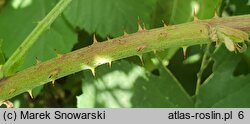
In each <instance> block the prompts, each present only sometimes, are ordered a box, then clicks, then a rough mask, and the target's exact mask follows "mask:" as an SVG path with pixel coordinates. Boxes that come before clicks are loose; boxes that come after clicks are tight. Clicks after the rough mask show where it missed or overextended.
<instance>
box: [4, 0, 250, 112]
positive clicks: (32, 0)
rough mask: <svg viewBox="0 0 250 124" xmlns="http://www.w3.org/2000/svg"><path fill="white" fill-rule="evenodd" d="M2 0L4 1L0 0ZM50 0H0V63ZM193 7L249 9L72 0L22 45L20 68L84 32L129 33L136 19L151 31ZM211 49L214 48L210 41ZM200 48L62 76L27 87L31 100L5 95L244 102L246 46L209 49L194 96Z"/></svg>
mask: <svg viewBox="0 0 250 124" xmlns="http://www.w3.org/2000/svg"><path fill="white" fill-rule="evenodd" d="M0 1H4V0H0ZM57 2H58V0H5V4H3V5H1V4H0V40H2V42H1V45H0V46H1V52H0V53H1V56H0V60H1V63H4V60H6V59H8V58H9V57H10V55H11V54H12V53H13V52H14V51H15V49H16V48H17V47H18V46H19V45H20V44H21V42H22V41H23V40H24V38H25V37H26V36H27V35H28V34H29V33H30V32H31V31H32V29H33V28H34V27H35V25H36V24H37V22H38V21H39V20H41V19H42V18H43V17H44V16H45V15H46V14H47V13H48V12H49V11H50V10H51V9H52V7H53V6H54V5H55V4H56V3H57ZM0 3H1V2H0ZM195 5H199V11H198V13H197V15H198V17H199V18H200V19H209V18H212V17H213V16H214V13H215V11H216V12H218V13H219V15H220V16H233V15H242V14H249V13H250V1H248V0H73V2H72V4H71V5H70V6H69V7H68V8H67V9H66V11H65V12H64V13H63V14H62V15H61V16H60V17H59V18H57V20H56V21H55V22H54V23H53V25H52V26H51V28H50V29H48V30H47V31H46V32H45V33H44V34H43V35H42V37H40V38H39V41H37V42H36V44H35V45H34V46H33V47H32V48H31V49H30V51H29V53H28V55H27V57H26V58H25V61H24V64H23V65H22V67H21V68H20V69H19V70H23V69H25V68H28V67H30V66H32V65H34V64H35V60H36V58H38V59H40V60H42V61H46V60H48V59H51V58H53V57H55V56H56V55H55V52H54V49H56V50H58V51H60V52H61V53H68V52H70V51H73V50H76V49H79V48H82V47H86V46H88V45H90V44H91V43H92V35H93V34H94V33H95V34H97V39H98V40H99V41H103V40H105V39H106V36H109V37H118V36H121V35H122V34H123V32H124V30H125V31H126V32H128V33H134V32H136V31H137V20H138V17H139V18H140V21H141V22H142V26H143V24H144V25H145V27H146V28H148V29H152V28H157V27H162V26H163V24H162V20H164V22H165V23H167V24H171V25H173V24H180V23H185V22H189V21H192V20H193V8H194V6H195ZM213 47H214V46H213ZM204 51H205V46H201V47H200V46H192V47H190V48H188V52H187V59H185V60H184V59H183V54H182V50H181V49H179V48H172V49H166V50H161V51H158V52H157V54H153V53H148V54H145V55H143V57H144V63H145V65H144V66H142V65H141V63H140V60H139V59H138V58H137V57H131V58H126V59H123V60H120V61H115V62H113V65H112V68H109V67H108V66H107V65H102V66H100V67H97V72H96V73H97V76H96V77H95V78H94V77H93V76H92V74H91V72H90V71H83V72H79V73H76V74H73V75H69V76H67V77H64V78H62V79H59V80H57V81H56V85H55V86H54V87H53V86H52V85H50V84H49V85H45V86H41V87H37V88H36V89H34V90H33V94H34V97H35V99H31V98H30V97H29V96H28V94H22V95H19V96H17V97H15V98H13V99H12V101H14V105H15V107H79V108H85V107H111V108H113V107H250V95H249V90H250V83H249V82H250V75H249V71H250V49H248V50H247V52H245V53H243V54H235V53H230V52H228V50H226V49H225V48H224V46H221V47H220V48H219V49H218V50H217V51H216V52H215V53H211V59H212V60H213V62H212V63H211V64H209V66H208V67H207V68H206V69H205V71H204V74H203V77H202V82H203V83H202V86H201V88H200V93H199V94H198V95H197V96H195V95H194V93H195V89H196V81H197V76H196V74H197V73H198V71H199V69H200V64H201V58H202V56H203V54H204Z"/></svg>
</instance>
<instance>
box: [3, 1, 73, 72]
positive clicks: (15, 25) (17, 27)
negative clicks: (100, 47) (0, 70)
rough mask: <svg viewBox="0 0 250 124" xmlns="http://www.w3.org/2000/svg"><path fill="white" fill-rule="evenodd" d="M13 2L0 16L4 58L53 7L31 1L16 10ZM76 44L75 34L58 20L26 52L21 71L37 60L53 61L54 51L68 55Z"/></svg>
mask: <svg viewBox="0 0 250 124" xmlns="http://www.w3.org/2000/svg"><path fill="white" fill-rule="evenodd" d="M13 2H14V1H10V2H8V4H7V5H6V6H5V7H4V8H3V10H2V11H1V13H0V18H1V19H0V27H1V28H0V39H3V41H4V42H3V52H4V54H5V56H6V57H7V58H8V57H10V56H11V54H12V53H13V52H14V51H15V49H16V48H17V47H18V46H19V45H20V44H21V42H22V41H23V40H24V39H25V37H27V36H28V34H29V33H30V32H31V31H32V30H33V28H34V27H35V25H36V24H37V22H39V21H40V20H41V19H42V18H43V17H45V15H46V14H47V13H48V12H49V11H50V10H51V9H52V7H53V6H54V5H55V4H56V1H51V0H33V1H32V2H31V3H29V4H26V5H25V6H24V5H23V4H20V5H19V6H17V5H15V4H14V3H13ZM17 20H18V21H17ZM76 40H77V39H76V34H74V32H72V31H71V30H70V28H69V27H68V26H67V25H66V24H65V21H64V20H63V19H62V18H61V17H60V18H58V19H57V20H56V21H55V23H53V24H52V26H51V28H50V29H49V30H48V31H47V32H45V33H44V34H43V35H42V36H41V37H40V38H39V40H38V41H37V42H36V43H35V44H34V46H32V48H31V49H30V50H29V52H28V55H27V56H25V59H24V60H23V61H24V63H23V65H22V68H21V69H24V68H27V67H29V66H31V65H33V64H35V59H36V57H37V58H38V59H40V60H43V61H44V60H48V59H50V58H53V57H55V56H56V55H55V52H54V49H57V50H58V51H60V52H62V53H66V52H69V51H71V49H72V47H73V45H74V44H75V43H76ZM21 69H19V70H21Z"/></svg>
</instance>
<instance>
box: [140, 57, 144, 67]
mask: <svg viewBox="0 0 250 124" xmlns="http://www.w3.org/2000/svg"><path fill="white" fill-rule="evenodd" d="M139 58H140V60H141V64H142V65H143V66H144V60H143V57H142V55H139Z"/></svg>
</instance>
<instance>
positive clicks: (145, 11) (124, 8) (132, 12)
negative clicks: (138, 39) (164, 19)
mask: <svg viewBox="0 0 250 124" xmlns="http://www.w3.org/2000/svg"><path fill="white" fill-rule="evenodd" d="M155 1H156V0H74V1H73V3H72V5H71V6H70V7H69V8H68V10H66V12H65V17H66V18H67V19H68V21H69V22H70V23H71V24H72V25H73V26H74V27H79V28H81V29H82V28H84V29H85V30H86V31H87V32H88V33H90V34H92V33H97V34H98V35H100V36H101V37H102V38H106V37H107V36H108V35H109V36H112V37H117V36H120V35H122V34H123V31H124V30H126V31H127V32H129V33H132V32H135V31H137V21H138V17H139V18H140V20H141V22H143V23H145V24H148V23H149V21H150V13H151V11H152V10H153V7H154V6H155Z"/></svg>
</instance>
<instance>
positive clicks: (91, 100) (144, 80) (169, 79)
mask: <svg viewBox="0 0 250 124" xmlns="http://www.w3.org/2000/svg"><path fill="white" fill-rule="evenodd" d="M84 74H85V75H84V77H85V78H84V80H83V84H82V91H83V94H82V95H80V96H78V97H77V101H78V102H77V107H79V108H86V107H91V108H92V107H112V108H113V107H122V108H123V107H192V105H193V102H192V99H191V97H190V96H189V95H188V94H187V93H186V92H185V91H184V90H183V88H182V87H181V85H180V84H179V83H178V81H177V80H176V79H175V78H174V77H173V75H172V74H171V73H170V72H169V71H168V70H167V69H165V68H161V69H160V75H159V76H156V75H153V74H151V73H149V72H147V71H146V70H145V69H144V68H142V67H140V66H138V65H134V64H131V63H128V62H126V61H121V62H119V61H118V62H114V63H113V65H112V68H111V69H110V68H109V67H108V66H107V65H103V66H100V67H98V68H97V71H96V74H97V77H96V78H94V77H93V75H92V74H91V72H90V71H89V72H85V73H84Z"/></svg>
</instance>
